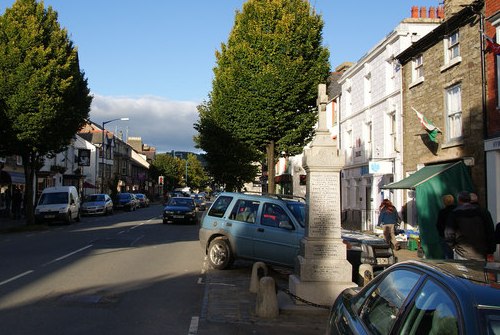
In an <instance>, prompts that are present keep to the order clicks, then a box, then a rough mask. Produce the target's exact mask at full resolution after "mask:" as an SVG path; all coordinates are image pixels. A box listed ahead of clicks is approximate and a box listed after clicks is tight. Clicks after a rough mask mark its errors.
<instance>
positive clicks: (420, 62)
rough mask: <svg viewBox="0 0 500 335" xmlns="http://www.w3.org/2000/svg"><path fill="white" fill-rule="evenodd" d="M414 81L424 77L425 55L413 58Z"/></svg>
mask: <svg viewBox="0 0 500 335" xmlns="http://www.w3.org/2000/svg"><path fill="white" fill-rule="evenodd" d="M412 66H413V71H412V81H413V82H417V81H421V80H423V79H424V56H423V55H418V56H417V57H415V58H414V59H413V64H412Z"/></svg>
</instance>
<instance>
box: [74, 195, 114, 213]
mask: <svg viewBox="0 0 500 335" xmlns="http://www.w3.org/2000/svg"><path fill="white" fill-rule="evenodd" d="M81 211H82V215H108V214H113V200H111V197H110V196H109V195H107V194H91V195H88V196H87V197H85V200H84V202H83V204H82V207H81Z"/></svg>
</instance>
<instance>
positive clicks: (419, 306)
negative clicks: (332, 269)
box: [326, 260, 500, 335]
mask: <svg viewBox="0 0 500 335" xmlns="http://www.w3.org/2000/svg"><path fill="white" fill-rule="evenodd" d="M499 270H500V264H498V263H496V264H495V263H485V262H480V261H456V260H421V261H416V260H415V261H406V262H401V263H397V264H395V265H393V266H392V267H390V268H388V269H386V270H385V271H384V272H382V273H381V274H380V275H379V276H377V277H376V278H375V279H374V280H372V281H371V282H370V283H369V284H367V285H366V286H365V287H364V288H362V289H361V288H349V289H346V290H344V291H343V292H342V293H341V294H340V295H339V296H338V297H337V299H336V300H335V302H334V303H333V306H332V308H331V311H330V316H329V320H328V324H327V332H326V333H327V334H342V335H348V334H416V335H417V334H451V335H455V334H500V281H499V278H500V277H499Z"/></svg>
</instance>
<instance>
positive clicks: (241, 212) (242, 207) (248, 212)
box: [230, 199, 259, 223]
mask: <svg viewBox="0 0 500 335" xmlns="http://www.w3.org/2000/svg"><path fill="white" fill-rule="evenodd" d="M258 209H259V202H258V201H250V200H242V199H240V200H238V201H237V202H236V204H235V205H234V207H233V210H232V211H231V216H230V219H231V220H236V221H241V222H248V223H254V222H255V217H256V216H257V210H258Z"/></svg>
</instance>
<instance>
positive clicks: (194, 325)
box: [188, 316, 200, 335]
mask: <svg viewBox="0 0 500 335" xmlns="http://www.w3.org/2000/svg"><path fill="white" fill-rule="evenodd" d="M199 321H200V318H199V317H198V316H193V317H192V318H191V323H190V324H189V332H188V335H196V334H198V322H199Z"/></svg>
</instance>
